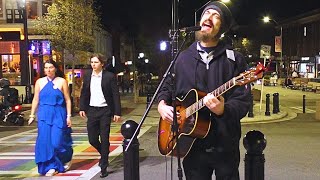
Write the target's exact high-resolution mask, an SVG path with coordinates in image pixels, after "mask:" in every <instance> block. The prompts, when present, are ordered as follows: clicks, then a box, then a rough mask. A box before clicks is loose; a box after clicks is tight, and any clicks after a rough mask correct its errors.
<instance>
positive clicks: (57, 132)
mask: <svg viewBox="0 0 320 180" xmlns="http://www.w3.org/2000/svg"><path fill="white" fill-rule="evenodd" d="M37 118H38V137H37V140H36V146H35V162H36V163H37V165H38V172H39V174H41V175H44V174H46V173H47V172H48V171H49V170H50V169H55V170H56V171H58V172H64V171H65V169H64V167H63V166H64V164H65V163H66V162H69V161H71V158H72V154H73V149H72V138H71V128H69V127H68V126H67V120H66V119H67V111H66V103H65V99H64V96H63V93H62V92H61V90H59V89H58V88H56V87H55V86H54V84H53V82H52V81H50V80H49V79H48V83H47V84H46V85H45V86H44V87H43V89H42V90H41V91H40V93H39V105H38V112H37Z"/></svg>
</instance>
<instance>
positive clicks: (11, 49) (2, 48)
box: [0, 41, 20, 54]
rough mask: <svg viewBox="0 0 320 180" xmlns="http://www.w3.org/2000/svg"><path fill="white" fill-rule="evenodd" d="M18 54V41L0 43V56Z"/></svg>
mask: <svg viewBox="0 0 320 180" xmlns="http://www.w3.org/2000/svg"><path fill="white" fill-rule="evenodd" d="M18 53H20V45H19V41H3V42H0V54H18Z"/></svg>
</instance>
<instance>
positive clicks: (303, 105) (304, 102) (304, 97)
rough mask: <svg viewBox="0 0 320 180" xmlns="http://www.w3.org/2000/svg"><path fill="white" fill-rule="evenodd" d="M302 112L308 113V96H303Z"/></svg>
mask: <svg viewBox="0 0 320 180" xmlns="http://www.w3.org/2000/svg"><path fill="white" fill-rule="evenodd" d="M302 112H303V113H306V95H303V96H302Z"/></svg>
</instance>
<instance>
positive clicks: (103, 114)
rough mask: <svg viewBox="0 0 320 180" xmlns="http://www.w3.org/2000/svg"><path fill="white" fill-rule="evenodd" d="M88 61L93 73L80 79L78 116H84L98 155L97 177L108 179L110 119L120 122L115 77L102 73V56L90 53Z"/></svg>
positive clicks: (90, 141)
mask: <svg viewBox="0 0 320 180" xmlns="http://www.w3.org/2000/svg"><path fill="white" fill-rule="evenodd" d="M90 62H91V67H92V70H90V71H89V72H88V73H87V74H85V75H84V77H83V84H82V90H81V95H80V112H79V114H80V116H81V117H83V118H86V117H87V131H88V139H89V143H90V144H91V145H92V146H93V147H94V148H96V149H97V151H98V152H99V153H100V155H101V158H100V160H99V166H100V167H101V174H100V177H101V178H103V177H106V176H108V173H107V167H108V165H109V162H108V156H109V146H110V142H109V135H110V124H111V118H113V121H115V122H118V121H120V115H121V103H120V96H119V89H118V86H117V80H116V77H115V75H114V74H113V73H111V72H108V71H105V70H103V67H104V65H105V64H106V63H105V58H104V57H103V56H102V55H101V54H93V55H92V56H91V59H90Z"/></svg>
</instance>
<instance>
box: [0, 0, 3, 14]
mask: <svg viewBox="0 0 320 180" xmlns="http://www.w3.org/2000/svg"><path fill="white" fill-rule="evenodd" d="M0 18H3V4H2V0H0Z"/></svg>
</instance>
